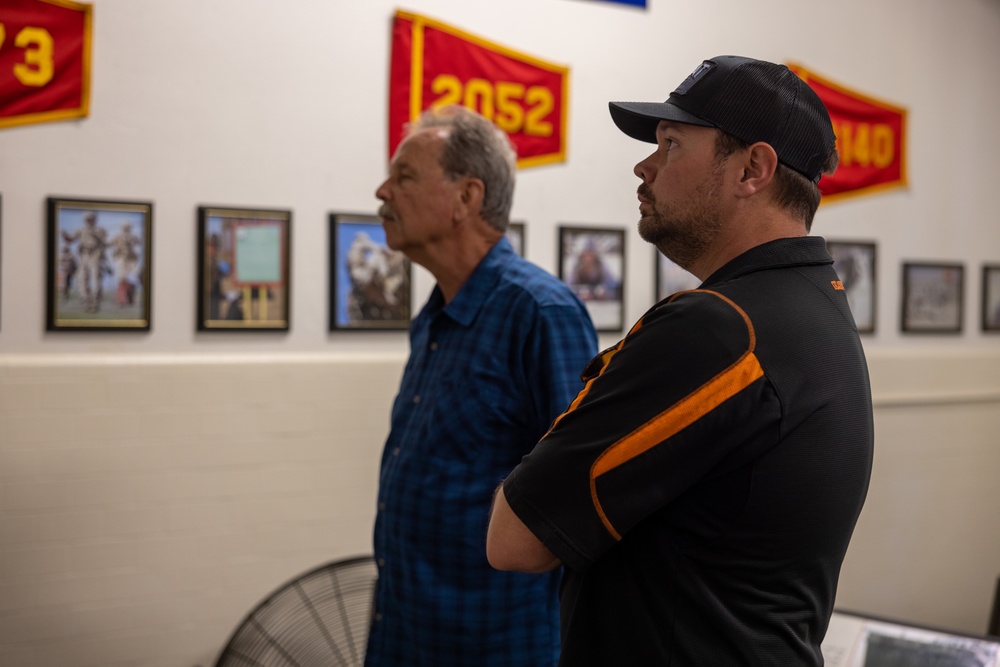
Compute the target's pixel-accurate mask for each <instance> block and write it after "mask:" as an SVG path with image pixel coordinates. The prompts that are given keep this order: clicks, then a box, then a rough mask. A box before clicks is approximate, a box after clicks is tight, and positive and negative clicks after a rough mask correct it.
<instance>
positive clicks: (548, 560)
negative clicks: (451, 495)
mask: <svg viewBox="0 0 1000 667" xmlns="http://www.w3.org/2000/svg"><path fill="white" fill-rule="evenodd" d="M486 558H487V559H488V560H489V562H490V565H492V566H493V567H494V568H496V569H498V570H508V571H514V572H528V573H539V572H548V571H549V570H553V569H555V568H557V567H559V565H560V564H561V563H560V561H559V559H558V558H556V557H555V555H553V553H552V552H551V551H549V550H548V549H547V548H546V547H545V545H544V544H542V542H541V540H539V539H538V538H537V537H535V534H534V533H532V532H531V531H530V530H529V529H528V527H527V526H525V525H524V522H523V521H521V519H520V518H518V516H517V515H516V514H514V511H513V510H512V509H511V508H510V505H508V504H507V498H506V497H505V496H504V493H503V486H500V487H499V488H498V489H497V492H496V494H495V495H494V497H493V512H492V514H491V515H490V527H489V530H488V531H487V532H486Z"/></svg>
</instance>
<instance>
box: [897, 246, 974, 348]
mask: <svg viewBox="0 0 1000 667" xmlns="http://www.w3.org/2000/svg"><path fill="white" fill-rule="evenodd" d="M963 274H964V268H963V266H962V265H961V264H921V263H916V262H906V263H904V264H903V317H902V325H901V328H902V330H903V331H909V332H915V333H959V332H961V331H962V299H963V287H964V285H963V282H964V275H963Z"/></svg>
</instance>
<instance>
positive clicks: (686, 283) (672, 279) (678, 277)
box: [653, 248, 701, 301]
mask: <svg viewBox="0 0 1000 667" xmlns="http://www.w3.org/2000/svg"><path fill="white" fill-rule="evenodd" d="M653 250H654V251H655V252H656V300H657V301H662V300H663V299H666V298H667V297H668V296H670V295H671V294H676V293H677V292H684V291H686V290H689V289H695V288H697V287H699V286H700V285H701V281H700V280H698V277H697V276H695V275H694V274H691V273H688V272H687V271H685V270H684V269H682V268H681V267H680V266H678V265H677V264H676V263H674V262H673V261H671V260H669V259H667V257H666V256H665V255H664V254H663V253H662V252H660V251H659V250H656V248H653Z"/></svg>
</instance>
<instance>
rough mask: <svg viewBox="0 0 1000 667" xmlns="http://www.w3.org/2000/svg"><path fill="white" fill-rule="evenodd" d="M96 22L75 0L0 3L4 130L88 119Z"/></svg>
mask: <svg viewBox="0 0 1000 667" xmlns="http://www.w3.org/2000/svg"><path fill="white" fill-rule="evenodd" d="M91 16H92V14H91V6H90V5H84V4H81V3H78V2H70V0H0V128H2V127H11V126H13V125H26V124H28V123H43V122H47V121H53V120H66V119H68V118H80V117H84V116H86V115H87V113H88V110H89V106H90V26H91Z"/></svg>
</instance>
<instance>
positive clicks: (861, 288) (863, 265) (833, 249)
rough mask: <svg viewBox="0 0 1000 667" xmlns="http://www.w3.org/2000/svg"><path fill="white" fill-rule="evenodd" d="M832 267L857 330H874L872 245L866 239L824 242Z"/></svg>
mask: <svg viewBox="0 0 1000 667" xmlns="http://www.w3.org/2000/svg"><path fill="white" fill-rule="evenodd" d="M826 248H827V250H828V251H829V252H830V256H831V257H833V269H834V270H835V271H836V272H837V275H838V276H840V282H842V283H843V284H844V290H845V291H846V292H847V303H848V305H849V306H850V307H851V313H852V314H853V315H854V321H855V323H857V325H858V332H859V333H873V332H874V331H875V312H876V311H875V285H876V281H875V244H874V243H873V242H870V241H827V242H826Z"/></svg>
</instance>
